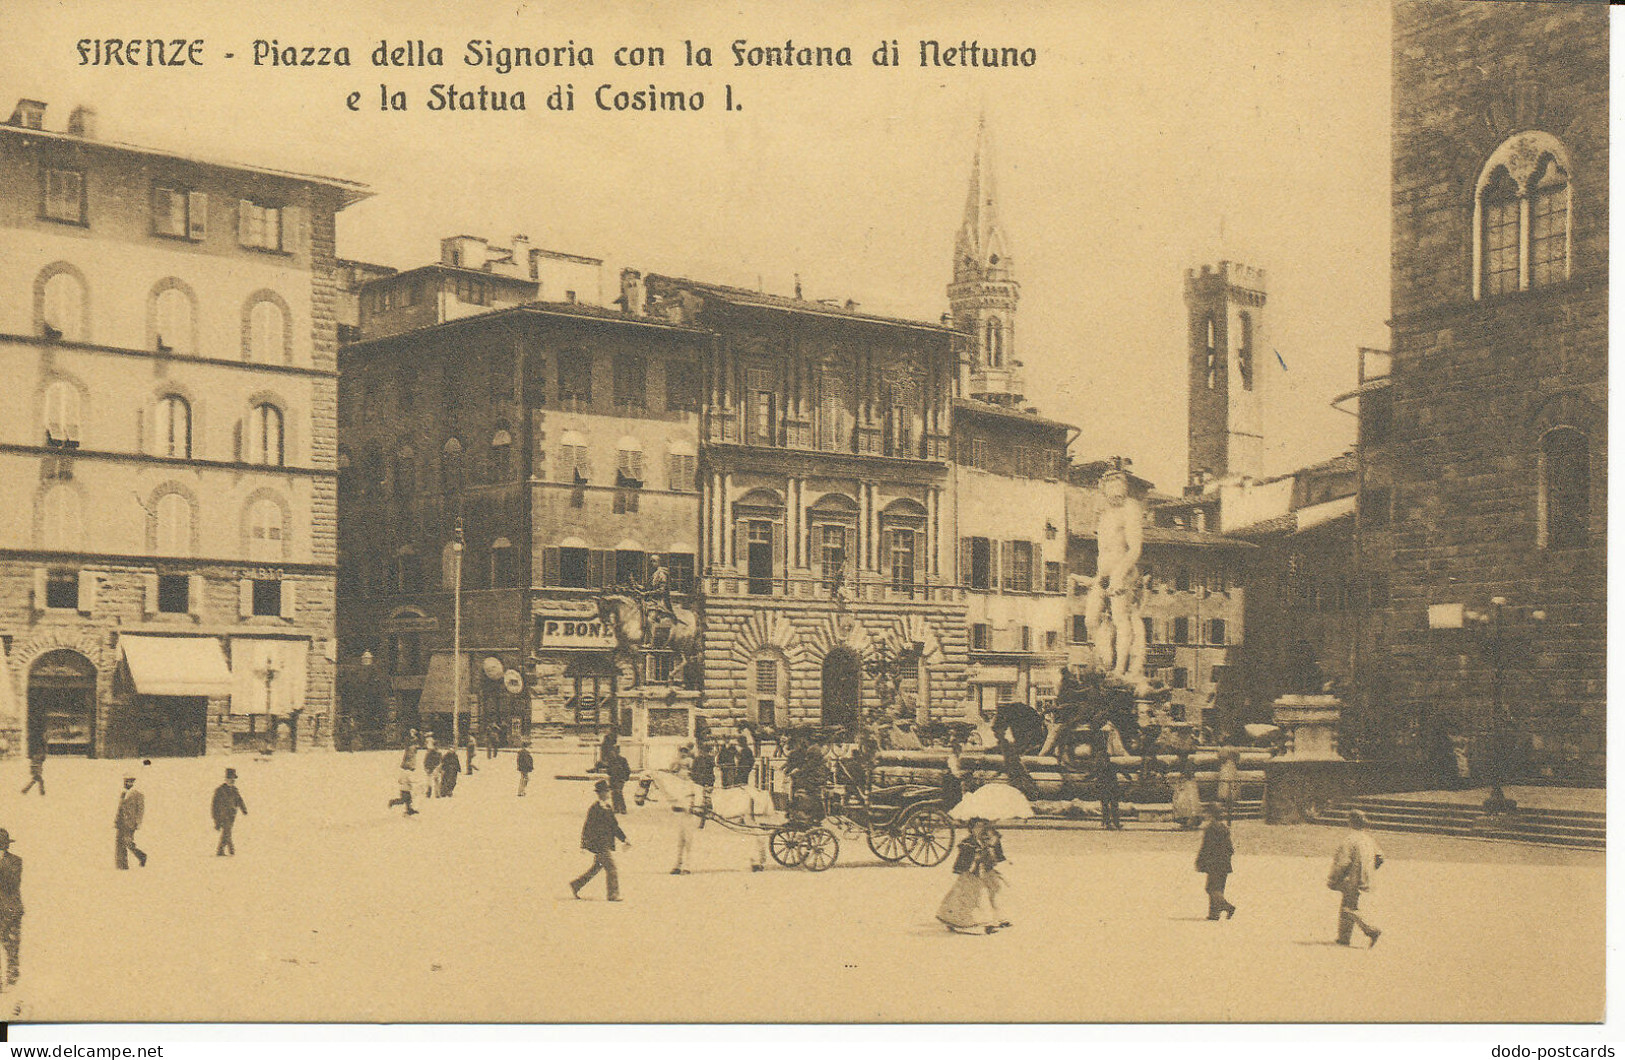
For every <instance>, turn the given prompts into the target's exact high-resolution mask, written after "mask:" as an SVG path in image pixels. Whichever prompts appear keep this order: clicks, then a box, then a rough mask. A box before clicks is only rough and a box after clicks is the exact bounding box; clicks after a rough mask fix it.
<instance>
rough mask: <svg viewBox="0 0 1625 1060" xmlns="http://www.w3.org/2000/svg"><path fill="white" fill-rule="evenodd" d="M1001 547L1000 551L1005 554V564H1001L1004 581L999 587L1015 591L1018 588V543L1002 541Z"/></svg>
mask: <svg viewBox="0 0 1625 1060" xmlns="http://www.w3.org/2000/svg"><path fill="white" fill-rule="evenodd" d="M999 546H1000V547H999V551H1001V552H1003V553H1004V556H1003V562H1002V563H1001V564H1000V566H1001V567H1002V569H1003V574H1004V580H1003V581H1001V582H1000V583H999V586H1000V588H1004V589H1014V588H1016V543H1015V542H1014V541H1001V542H999Z"/></svg>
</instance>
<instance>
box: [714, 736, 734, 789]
mask: <svg viewBox="0 0 1625 1060" xmlns="http://www.w3.org/2000/svg"><path fill="white" fill-rule="evenodd" d="M738 770H739V747H738V745H737V744H735V743H734V742H733V741H732V740H726V739H725V740H723V741H722V746H721V747H718V748H717V775H718V776H717V779H718V780H720V781H721V783H722V786H723V787H725V788H731V787H733V786H734V785H735V784H737V783H739V772H738Z"/></svg>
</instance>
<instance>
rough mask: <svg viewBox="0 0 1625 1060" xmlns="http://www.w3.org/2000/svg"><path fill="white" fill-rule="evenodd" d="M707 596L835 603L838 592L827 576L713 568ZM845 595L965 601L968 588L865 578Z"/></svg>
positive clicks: (849, 598)
mask: <svg viewBox="0 0 1625 1060" xmlns="http://www.w3.org/2000/svg"><path fill="white" fill-rule="evenodd" d="M699 582H700V584H701V585H702V586H703V587H704V590H705V595H707V596H710V597H729V598H736V599H751V598H758V599H763V600H770V599H793V600H806V601H809V602H812V601H824V602H829V603H833V602H835V594H834V593H832V592H831V589H830V585H829V583H827V582H826V581H824V579H823V578H820V577H817V576H815V575H805V574H802V575H789V576H785V575H777V576H774V577H771V578H752V577H750V576H749V575H748V574H738V573H735V572H733V571H726V570H723V571H712V572H711V573H709V574H706V575H704V576H703V577H701V578H700V579H699ZM841 595H842V596H843V597H844V598H845V601H846V602H847V603H849V604H856V603H927V604H952V603H963V602H964V600H965V591H964V589H962V588H961V587H959V586H957V585H945V584H940V583H936V582H926V581H918V582H915V583H914V584H912V585H893V584H892V582H891V581H890V580H889V579H880V578H864V579H862V580H860V581H848V582H847V583H846V584H845V585H844V586H842V588H841Z"/></svg>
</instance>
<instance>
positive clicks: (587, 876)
mask: <svg viewBox="0 0 1625 1060" xmlns="http://www.w3.org/2000/svg"><path fill="white" fill-rule="evenodd" d="M593 792H594V793H595V794H596V795H597V796H598V801H597V802H595V803H593V804H592V805H591V806H589V807H587V820H586V822H585V823H584V824H582V826H581V849H582V850H585V851H587V852H588V853H589V854H591V855H592V856H593V861H592V866H591V867H590V868H589V869H587V871H586V872H583V873H582V874H581V875H580V876H577V877H576V878H575V879H573V880H571V881H570V893H571V894H572V895H574V896H575V897H577V898H580V897H581V888H583V887H585V886H587V883H588V881H590V880H591V879H592V878H593V877H594V876H596V875H598V870H599V869H603V870H604V878H605V882H606V883H607V884H608V885H609V900H610V901H612V902H618V901H620V900H621V876H620V873H619V872H617V871H616V869H615V840H617V839H619V840H620V841H621V842H622V843H625V844H626V845H627V846H629V847H630V846H631V845H632V841H631V840H630V839H628V838H626V833H625V832H623V831H621V824H620V822H619V821H617V820H616V819H615V808H614V807H613V806H612V805H610V792H609V781H607V780H600V781H599V782H598V783H597V784H595V785H593Z"/></svg>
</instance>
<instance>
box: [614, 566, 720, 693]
mask: <svg viewBox="0 0 1625 1060" xmlns="http://www.w3.org/2000/svg"><path fill="white" fill-rule="evenodd" d="M598 618H599V621H601V622H602V623H603V624H604V626H605V628H606V629H607V630H608V631H609V632H611V633H613V634H614V636H615V649H614V656H615V660H616V662H617V663H619V662H622V661H624V662H627V663H628V664H630V665H629V668H630V670H631V673H632V675H633V676H632V686H633V687H634V688H635V687H637V686H638V685H640V684H642V683H643V681H642V669H643V668H642V667H641V666H640V665H638V664H639V662H640V661H641V660H642V658H643V653H644V652H646V651H648V650H650V649H654V648H664V649H666V650H669V651H671V652H673V653H674V654H675V655H676V656H677V660H678V662H677V665H676V666H674V667H673V669H672V677H671V680H672V683H673V684H684V683H686V680H687V677H688V669H689V667H690V666H691V665H692V664H693V663H694V662H695V660H696V659H698V657H699V643H700V631H699V618H698V616H697V615H696V614H695V613H694V612H693V611H691V610H689V609H688V608H686V607H683V606H682V605H680V604H678V603H676V602H675V601H673V600H672V598H671V591H670V589H669V588H668V585H667V575H666V569H665V568H664V567H656V568H655V571H654V573H653V575H651V577H650V578H649V581H648V583H647V585H645V586H635V585H623V586H621V587H620V588H618V589H613V590H610V591H609V592H606V593H604V594H603V595H602V596H600V597H598Z"/></svg>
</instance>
